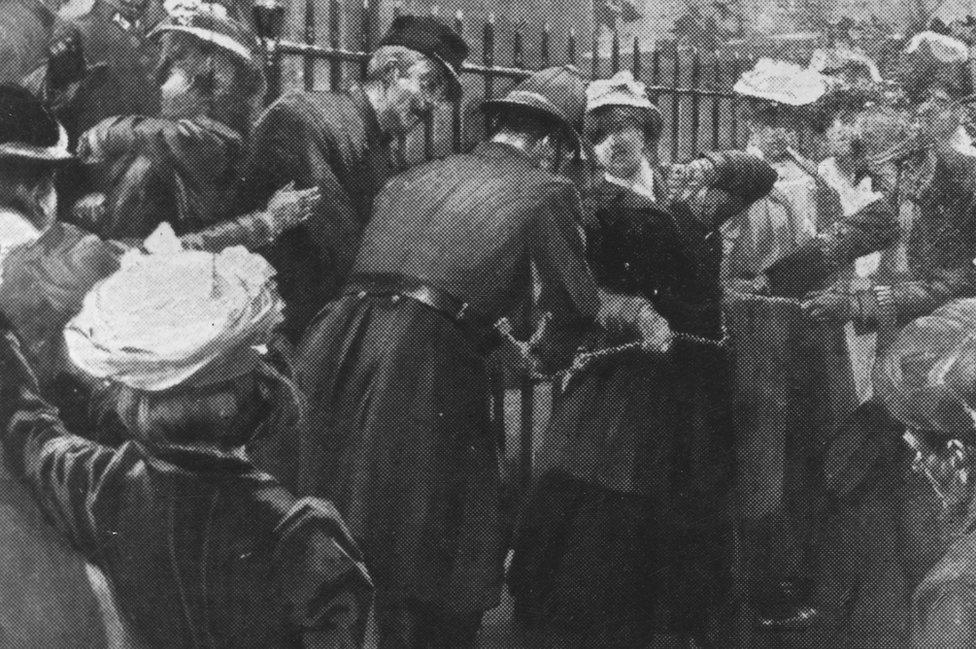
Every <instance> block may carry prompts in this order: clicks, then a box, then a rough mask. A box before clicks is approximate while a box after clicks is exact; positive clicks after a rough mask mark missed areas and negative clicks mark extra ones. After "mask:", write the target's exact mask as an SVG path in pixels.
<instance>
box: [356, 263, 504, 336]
mask: <svg viewBox="0 0 976 649" xmlns="http://www.w3.org/2000/svg"><path fill="white" fill-rule="evenodd" d="M343 293H344V294H345V295H358V296H359V297H366V296H367V295H368V296H374V297H394V296H400V297H405V298H409V299H411V300H413V301H415V302H419V303H421V304H423V305H424V306H426V307H428V308H431V309H433V310H434V311H437V312H439V313H441V314H443V315H445V316H447V317H448V318H450V319H451V320H452V321H454V322H455V323H457V324H458V325H461V326H462V327H464V328H466V329H470V330H471V333H474V334H475V335H476V336H477V337H478V338H479V339H480V340H478V341H477V342H478V343H479V346H480V345H482V344H485V343H488V342H491V341H492V340H493V339H494V338H495V337H497V335H498V333H497V331H496V330H495V328H494V326H493V324H492V323H491V322H490V321H489V319H488V318H487V317H486V316H483V315H482V314H481V313H479V312H477V311H476V310H475V309H473V308H472V307H471V305H469V304H468V303H467V302H465V301H464V300H461V299H459V298H457V297H455V296H453V295H451V294H450V293H448V292H447V291H445V290H443V289H439V288H437V287H436V286H431V285H430V284H426V283H424V282H423V281H421V280H419V279H417V278H415V277H411V276H409V275H400V274H398V273H355V274H353V275H351V276H350V277H349V279H348V280H347V281H346V286H345V288H344V289H343Z"/></svg>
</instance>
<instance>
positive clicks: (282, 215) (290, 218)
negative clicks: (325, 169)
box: [264, 183, 322, 238]
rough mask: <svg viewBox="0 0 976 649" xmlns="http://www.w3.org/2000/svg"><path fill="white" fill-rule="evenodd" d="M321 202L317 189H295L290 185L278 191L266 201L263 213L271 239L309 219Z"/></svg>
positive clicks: (293, 185) (293, 184)
mask: <svg viewBox="0 0 976 649" xmlns="http://www.w3.org/2000/svg"><path fill="white" fill-rule="evenodd" d="M321 200H322V194H321V192H320V191H319V188H318V187H311V188H309V189H295V183H290V184H288V185H286V186H285V187H283V188H281V189H279V190H278V191H277V192H276V193H275V195H274V196H272V197H271V200H270V201H268V208H267V209H266V210H265V212H264V215H265V222H266V223H267V225H268V230H269V231H270V234H271V236H272V238H277V237H278V236H279V235H280V234H281V233H282V232H286V231H288V230H290V229H292V228H293V227H295V226H296V225H300V224H301V223H303V222H305V221H307V220H308V219H309V218H311V216H312V214H314V213H315V209H316V208H317V207H318V205H319V201H321Z"/></svg>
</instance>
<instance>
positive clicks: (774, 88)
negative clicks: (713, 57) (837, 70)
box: [732, 59, 831, 106]
mask: <svg viewBox="0 0 976 649" xmlns="http://www.w3.org/2000/svg"><path fill="white" fill-rule="evenodd" d="M830 85H831V81H830V80H829V79H828V78H827V77H825V76H824V75H822V74H820V73H819V72H817V71H815V70H810V69H808V68H803V67H800V66H799V65H797V64H795V63H790V62H788V61H777V60H774V59H759V61H757V62H756V66H755V67H754V68H753V69H752V70H749V71H748V72H744V73H743V74H742V76H741V77H739V80H738V81H736V83H735V86H733V87H732V90H733V91H734V92H736V93H738V94H740V95H743V96H745V97H753V98H756V99H765V100H767V101H772V102H775V103H777V104H786V105H787V106H806V105H808V104H812V103H813V102H815V101H817V100H818V99H820V97H822V96H823V95H824V93H826V92H827V90H828V88H829V87H830Z"/></svg>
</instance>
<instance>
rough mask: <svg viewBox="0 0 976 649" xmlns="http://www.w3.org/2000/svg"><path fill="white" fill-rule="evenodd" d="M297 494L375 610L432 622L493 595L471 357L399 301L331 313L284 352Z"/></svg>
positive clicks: (487, 496)
mask: <svg viewBox="0 0 976 649" xmlns="http://www.w3.org/2000/svg"><path fill="white" fill-rule="evenodd" d="M296 372H297V378H298V383H299V386H300V387H301V388H302V389H303V392H304V393H305V395H306V396H307V398H308V408H307V409H306V413H305V415H304V417H303V422H302V424H301V425H300V426H299V429H300V432H299V440H298V449H299V475H298V491H299V493H302V494H312V495H316V496H321V497H324V498H327V499H329V500H331V501H332V502H334V503H335V504H336V506H337V507H338V508H339V510H340V512H341V513H342V515H343V517H344V518H345V520H346V522H347V524H348V525H349V527H350V528H351V530H352V533H353V535H354V536H355V537H356V538H357V541H358V542H359V543H360V544H361V547H362V549H363V552H364V555H365V557H366V561H367V565H368V567H369V569H370V572H371V574H372V576H373V578H374V580H375V583H376V586H377V590H378V592H379V596H380V597H382V598H385V599H388V600H392V601H401V602H403V601H405V602H414V603H419V604H422V605H423V606H424V607H425V609H427V610H437V611H441V612H442V613H443V614H444V615H463V614H466V613H473V612H481V611H484V610H487V609H490V608H492V607H494V606H495V605H497V604H498V602H499V598H500V595H501V582H502V566H503V560H504V548H503V547H502V524H501V515H500V498H501V484H500V482H501V478H500V465H499V459H498V450H497V445H496V440H495V437H494V435H493V434H492V428H491V425H490V415H489V402H488V396H489V390H488V382H487V375H486V370H485V363H484V359H483V357H482V356H481V355H480V354H479V353H478V352H477V351H476V349H475V346H474V344H473V343H472V341H471V340H470V338H469V337H468V336H467V335H466V333H465V332H464V331H462V330H461V329H460V328H459V327H458V326H457V325H456V324H455V323H454V322H452V321H451V320H449V319H447V318H446V317H444V316H443V315H441V314H440V313H437V312H435V311H433V310H431V309H429V308H427V307H425V306H422V305H421V304H419V303H417V302H414V301H412V300H408V299H401V300H392V299H390V298H379V297H376V298H374V297H364V298H358V297H346V298H344V299H341V300H338V301H336V302H333V303H331V304H330V305H329V306H328V307H327V308H326V309H325V310H324V312H323V313H321V314H320V315H319V318H318V319H317V320H316V321H313V323H312V325H311V327H310V329H309V331H308V333H307V334H306V336H305V338H304V339H303V340H302V342H301V344H300V345H299V347H298V352H297V358H296Z"/></svg>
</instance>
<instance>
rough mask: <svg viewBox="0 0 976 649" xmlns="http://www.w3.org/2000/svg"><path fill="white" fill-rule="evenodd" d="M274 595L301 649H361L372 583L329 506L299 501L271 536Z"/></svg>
mask: <svg viewBox="0 0 976 649" xmlns="http://www.w3.org/2000/svg"><path fill="white" fill-rule="evenodd" d="M276 534H277V537H278V544H277V547H276V549H275V554H274V567H275V578H276V579H277V580H278V583H277V590H278V592H279V593H280V594H281V596H282V598H283V604H284V608H285V611H286V615H287V616H288V622H289V625H290V626H291V627H292V629H293V630H294V631H295V632H296V634H297V635H299V636H300V637H301V638H302V640H303V645H302V646H304V647H315V648H316V649H354V648H358V647H362V646H363V643H364V639H365V632H366V622H367V620H368V618H369V614H370V611H371V609H372V603H373V583H372V581H371V579H370V577H369V573H368V572H367V571H366V567H365V565H364V563H363V560H362V556H361V555H360V552H359V549H358V548H357V546H356V544H355V543H354V542H353V540H352V537H351V536H350V534H349V532H348V530H347V529H346V527H345V525H344V524H343V523H342V520H341V518H340V516H339V512H338V511H336V509H335V507H333V506H332V505H331V504H330V503H328V502H326V501H324V500H320V499H317V498H304V499H302V500H299V501H298V502H297V503H295V505H294V506H293V507H292V508H291V510H290V511H289V513H288V514H287V516H286V517H285V519H284V520H283V521H282V522H281V524H280V525H279V526H278V529H277V531H276Z"/></svg>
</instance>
